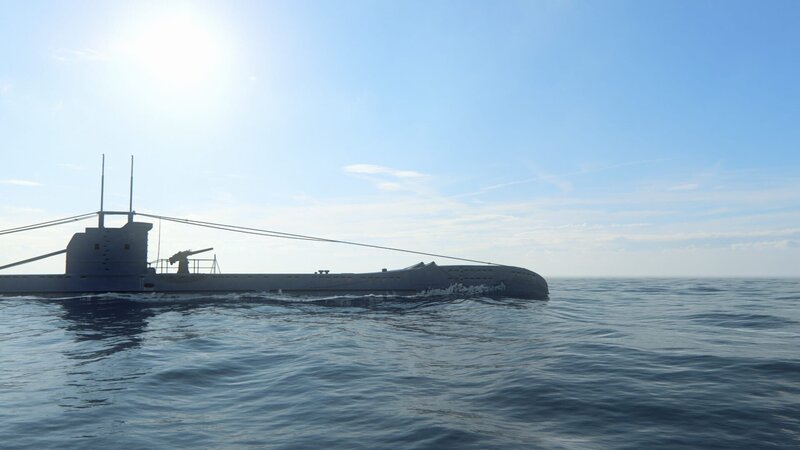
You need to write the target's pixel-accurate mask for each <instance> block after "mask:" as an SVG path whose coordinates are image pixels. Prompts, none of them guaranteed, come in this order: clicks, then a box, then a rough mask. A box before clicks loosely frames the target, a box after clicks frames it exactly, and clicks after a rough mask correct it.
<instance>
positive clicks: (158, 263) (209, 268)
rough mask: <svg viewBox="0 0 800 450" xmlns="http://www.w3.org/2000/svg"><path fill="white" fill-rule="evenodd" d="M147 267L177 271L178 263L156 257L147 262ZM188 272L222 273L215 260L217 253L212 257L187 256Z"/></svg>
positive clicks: (165, 271)
mask: <svg viewBox="0 0 800 450" xmlns="http://www.w3.org/2000/svg"><path fill="white" fill-rule="evenodd" d="M147 265H148V266H149V267H152V268H154V269H156V273H159V274H164V273H178V264H174V265H172V264H170V263H169V259H168V258H167V259H157V260H155V261H153V262H149V263H147ZM189 273H211V274H215V273H222V271H221V270H220V269H219V263H218V262H217V255H214V257H213V258H189Z"/></svg>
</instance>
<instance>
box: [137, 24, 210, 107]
mask: <svg viewBox="0 0 800 450" xmlns="http://www.w3.org/2000/svg"><path fill="white" fill-rule="evenodd" d="M127 47H128V53H129V55H130V57H131V59H132V61H131V62H133V63H134V65H135V66H137V67H138V68H139V70H140V71H141V72H142V75H144V76H145V77H146V78H148V79H149V80H150V81H151V82H153V83H155V84H156V85H157V86H158V87H160V88H162V90H169V91H170V92H177V93H180V92H189V91H196V90H198V89H200V88H203V87H204V85H206V84H207V83H209V82H210V81H211V80H212V79H213V78H214V76H215V74H216V72H217V71H219V70H220V65H221V61H220V59H221V56H222V49H221V44H220V42H219V40H218V37H217V36H215V34H214V32H213V29H212V27H211V26H210V25H209V24H205V23H203V22H201V21H199V20H198V19H197V18H195V17H192V16H190V15H172V16H163V17H160V18H158V19H155V20H152V21H151V22H150V23H148V24H147V25H145V26H144V27H142V28H141V29H140V30H139V31H138V32H137V34H136V35H135V36H133V37H132V39H130V41H129V42H128V45H127Z"/></svg>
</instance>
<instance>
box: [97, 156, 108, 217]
mask: <svg viewBox="0 0 800 450" xmlns="http://www.w3.org/2000/svg"><path fill="white" fill-rule="evenodd" d="M105 184H106V154H105V153H103V164H102V166H101V169H100V214H99V216H100V218H99V219H98V223H97V225H98V227H99V228H105V217H106V216H105V213H104V212H103V194H104V192H103V190H104V188H105Z"/></svg>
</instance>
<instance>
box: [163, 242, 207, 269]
mask: <svg viewBox="0 0 800 450" xmlns="http://www.w3.org/2000/svg"><path fill="white" fill-rule="evenodd" d="M209 250H214V248H213V247H209V248H204V249H202V250H194V251H192V250H183V251H181V252H178V253H175V254H174V255H172V256H170V257H169V264H170V265H173V264H175V263H176V262H177V263H178V273H179V274H188V273H189V257H190V256H192V255H196V254H198V253H203V252H207V251H209Z"/></svg>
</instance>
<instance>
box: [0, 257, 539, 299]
mask: <svg viewBox="0 0 800 450" xmlns="http://www.w3.org/2000/svg"><path fill="white" fill-rule="evenodd" d="M123 292H124V293H146V292H158V293H176V294H178V293H197V292H208V293H213V292H274V293H282V294H298V295H320V296H327V295H348V294H353V295H364V294H377V295H393V296H413V295H419V294H433V295H436V294H443V295H444V294H473V295H491V296H502V297H514V298H522V299H536V300H545V299H547V298H548V296H549V290H548V286H547V282H546V281H545V280H544V279H543V278H542V277H541V276H539V275H538V274H536V273H535V272H532V271H530V270H527V269H523V268H519V267H512V266H472V265H453V266H439V265H436V264H434V263H431V264H427V265H424V264H418V265H417V266H413V267H410V268H407V269H400V270H388V271H381V272H369V273H315V274H196V273H195V274H156V273H154V272H152V271H148V272H146V273H144V274H139V275H125V274H120V275H71V274H65V275H3V276H0V294H2V295H33V294H36V295H58V294H83V293H87V294H88V293H123Z"/></svg>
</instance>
